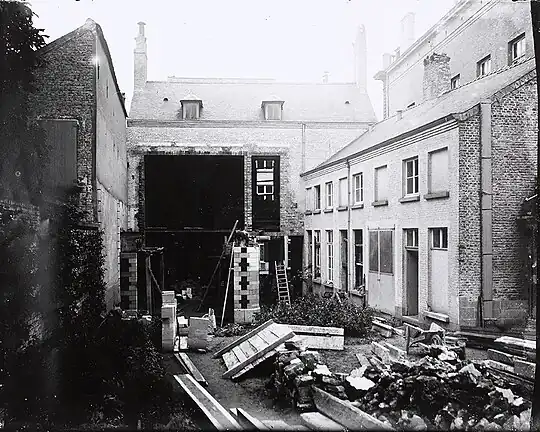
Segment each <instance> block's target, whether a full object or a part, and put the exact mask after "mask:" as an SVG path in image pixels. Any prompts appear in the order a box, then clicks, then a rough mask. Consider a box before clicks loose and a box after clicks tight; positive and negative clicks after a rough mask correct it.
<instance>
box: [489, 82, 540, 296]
mask: <svg viewBox="0 0 540 432" xmlns="http://www.w3.org/2000/svg"><path fill="white" fill-rule="evenodd" d="M517 84H519V87H518V88H515V89H512V90H513V92H512V93H510V94H506V95H504V97H503V98H502V99H501V100H499V101H495V102H494V103H493V105H492V117H493V128H492V136H493V141H492V153H493V174H492V176H493V227H492V230H493V281H494V286H493V289H494V292H493V296H494V299H506V300H520V299H525V298H527V296H528V293H527V283H526V274H527V271H526V269H527V260H526V259H527V256H526V253H527V249H526V247H527V242H528V238H527V236H526V234H525V233H523V232H522V231H520V230H519V228H518V224H517V221H516V219H517V216H518V215H519V212H520V208H521V205H522V203H523V200H524V199H525V198H527V197H530V196H531V195H533V194H534V181H535V176H536V175H537V169H538V167H537V165H536V161H537V159H536V154H537V152H538V145H537V139H538V137H537V130H538V99H537V91H536V79H532V80H529V82H527V83H525V84H522V83H517ZM514 87H515V86H514Z"/></svg>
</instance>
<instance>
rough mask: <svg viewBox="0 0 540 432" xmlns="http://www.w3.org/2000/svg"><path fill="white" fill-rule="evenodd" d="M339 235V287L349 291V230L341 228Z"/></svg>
mask: <svg viewBox="0 0 540 432" xmlns="http://www.w3.org/2000/svg"><path fill="white" fill-rule="evenodd" d="M339 237H340V262H341V265H340V276H339V287H340V289H342V290H344V291H349V285H348V280H349V267H348V266H349V254H348V253H347V251H348V244H349V242H348V238H347V231H346V230H340V231H339Z"/></svg>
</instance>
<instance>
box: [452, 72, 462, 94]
mask: <svg viewBox="0 0 540 432" xmlns="http://www.w3.org/2000/svg"><path fill="white" fill-rule="evenodd" d="M460 84H461V74H456V75H454V76H453V77H452V78H450V90H455V89H457V88H458V87H459V86H460Z"/></svg>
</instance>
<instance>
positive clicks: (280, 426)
mask: <svg viewBox="0 0 540 432" xmlns="http://www.w3.org/2000/svg"><path fill="white" fill-rule="evenodd" d="M262 422H263V423H264V424H265V425H266V426H267V427H268V429H270V430H278V431H292V430H297V429H295V426H291V425H289V424H287V423H285V422H284V421H283V420H263V421H262Z"/></svg>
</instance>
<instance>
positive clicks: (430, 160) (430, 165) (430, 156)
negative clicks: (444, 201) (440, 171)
mask: <svg viewBox="0 0 540 432" xmlns="http://www.w3.org/2000/svg"><path fill="white" fill-rule="evenodd" d="M448 151H449V149H448V147H441V148H439V149H436V150H432V151H429V152H428V193H437V192H446V191H448V189H449V188H450V184H449V182H450V172H449V171H450V158H449V153H448ZM441 152H446V188H444V189H440V188H439V189H435V188H434V187H433V155H435V154H437V153H441Z"/></svg>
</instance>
